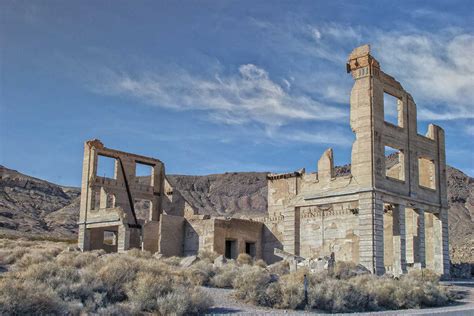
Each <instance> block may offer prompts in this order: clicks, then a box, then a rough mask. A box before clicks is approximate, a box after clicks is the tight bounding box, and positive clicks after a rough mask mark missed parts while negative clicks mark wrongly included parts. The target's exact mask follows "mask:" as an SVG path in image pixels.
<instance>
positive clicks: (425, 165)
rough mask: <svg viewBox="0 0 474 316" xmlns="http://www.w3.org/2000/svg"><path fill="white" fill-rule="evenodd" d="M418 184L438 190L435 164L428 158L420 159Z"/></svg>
mask: <svg viewBox="0 0 474 316" xmlns="http://www.w3.org/2000/svg"><path fill="white" fill-rule="evenodd" d="M418 183H419V185H420V186H422V187H425V188H429V189H433V190H435V189H436V173H435V163H434V161H432V160H429V159H426V158H421V157H420V158H418Z"/></svg>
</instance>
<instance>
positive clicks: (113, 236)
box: [104, 230, 117, 246]
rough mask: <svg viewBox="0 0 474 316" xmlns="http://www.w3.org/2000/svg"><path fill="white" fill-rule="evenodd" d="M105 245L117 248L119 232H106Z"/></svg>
mask: <svg viewBox="0 0 474 316" xmlns="http://www.w3.org/2000/svg"><path fill="white" fill-rule="evenodd" d="M104 245H109V246H116V245H117V232H114V231H110V230H104Z"/></svg>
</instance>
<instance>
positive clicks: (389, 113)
mask: <svg viewBox="0 0 474 316" xmlns="http://www.w3.org/2000/svg"><path fill="white" fill-rule="evenodd" d="M383 105H384V106H383V109H384V111H383V113H384V120H385V122H388V123H392V124H393V125H396V126H400V127H402V118H401V113H402V100H400V99H399V98H397V97H394V96H392V95H390V94H388V93H384V94H383Z"/></svg>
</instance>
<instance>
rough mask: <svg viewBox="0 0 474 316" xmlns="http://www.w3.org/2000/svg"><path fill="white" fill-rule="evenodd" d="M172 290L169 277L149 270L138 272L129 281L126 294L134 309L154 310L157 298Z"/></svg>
mask: <svg viewBox="0 0 474 316" xmlns="http://www.w3.org/2000/svg"><path fill="white" fill-rule="evenodd" d="M172 290H173V283H172V279H171V278H170V277H164V276H161V275H156V274H153V273H150V272H139V273H138V275H137V278H136V279H135V281H134V282H132V283H131V285H130V287H129V289H128V291H127V296H128V298H129V301H130V303H131V304H132V305H133V307H134V309H136V310H138V311H154V310H156V308H157V307H158V305H157V299H158V298H159V297H162V296H165V295H167V294H168V293H170V292H171V291H172Z"/></svg>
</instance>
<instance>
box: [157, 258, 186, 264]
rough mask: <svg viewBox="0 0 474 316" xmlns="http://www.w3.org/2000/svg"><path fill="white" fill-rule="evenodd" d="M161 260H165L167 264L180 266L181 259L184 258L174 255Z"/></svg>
mask: <svg viewBox="0 0 474 316" xmlns="http://www.w3.org/2000/svg"><path fill="white" fill-rule="evenodd" d="M160 260H161V261H163V262H164V263H166V264H169V265H171V266H179V264H180V263H181V260H183V258H181V257H176V256H173V257H167V258H161V259H160Z"/></svg>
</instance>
